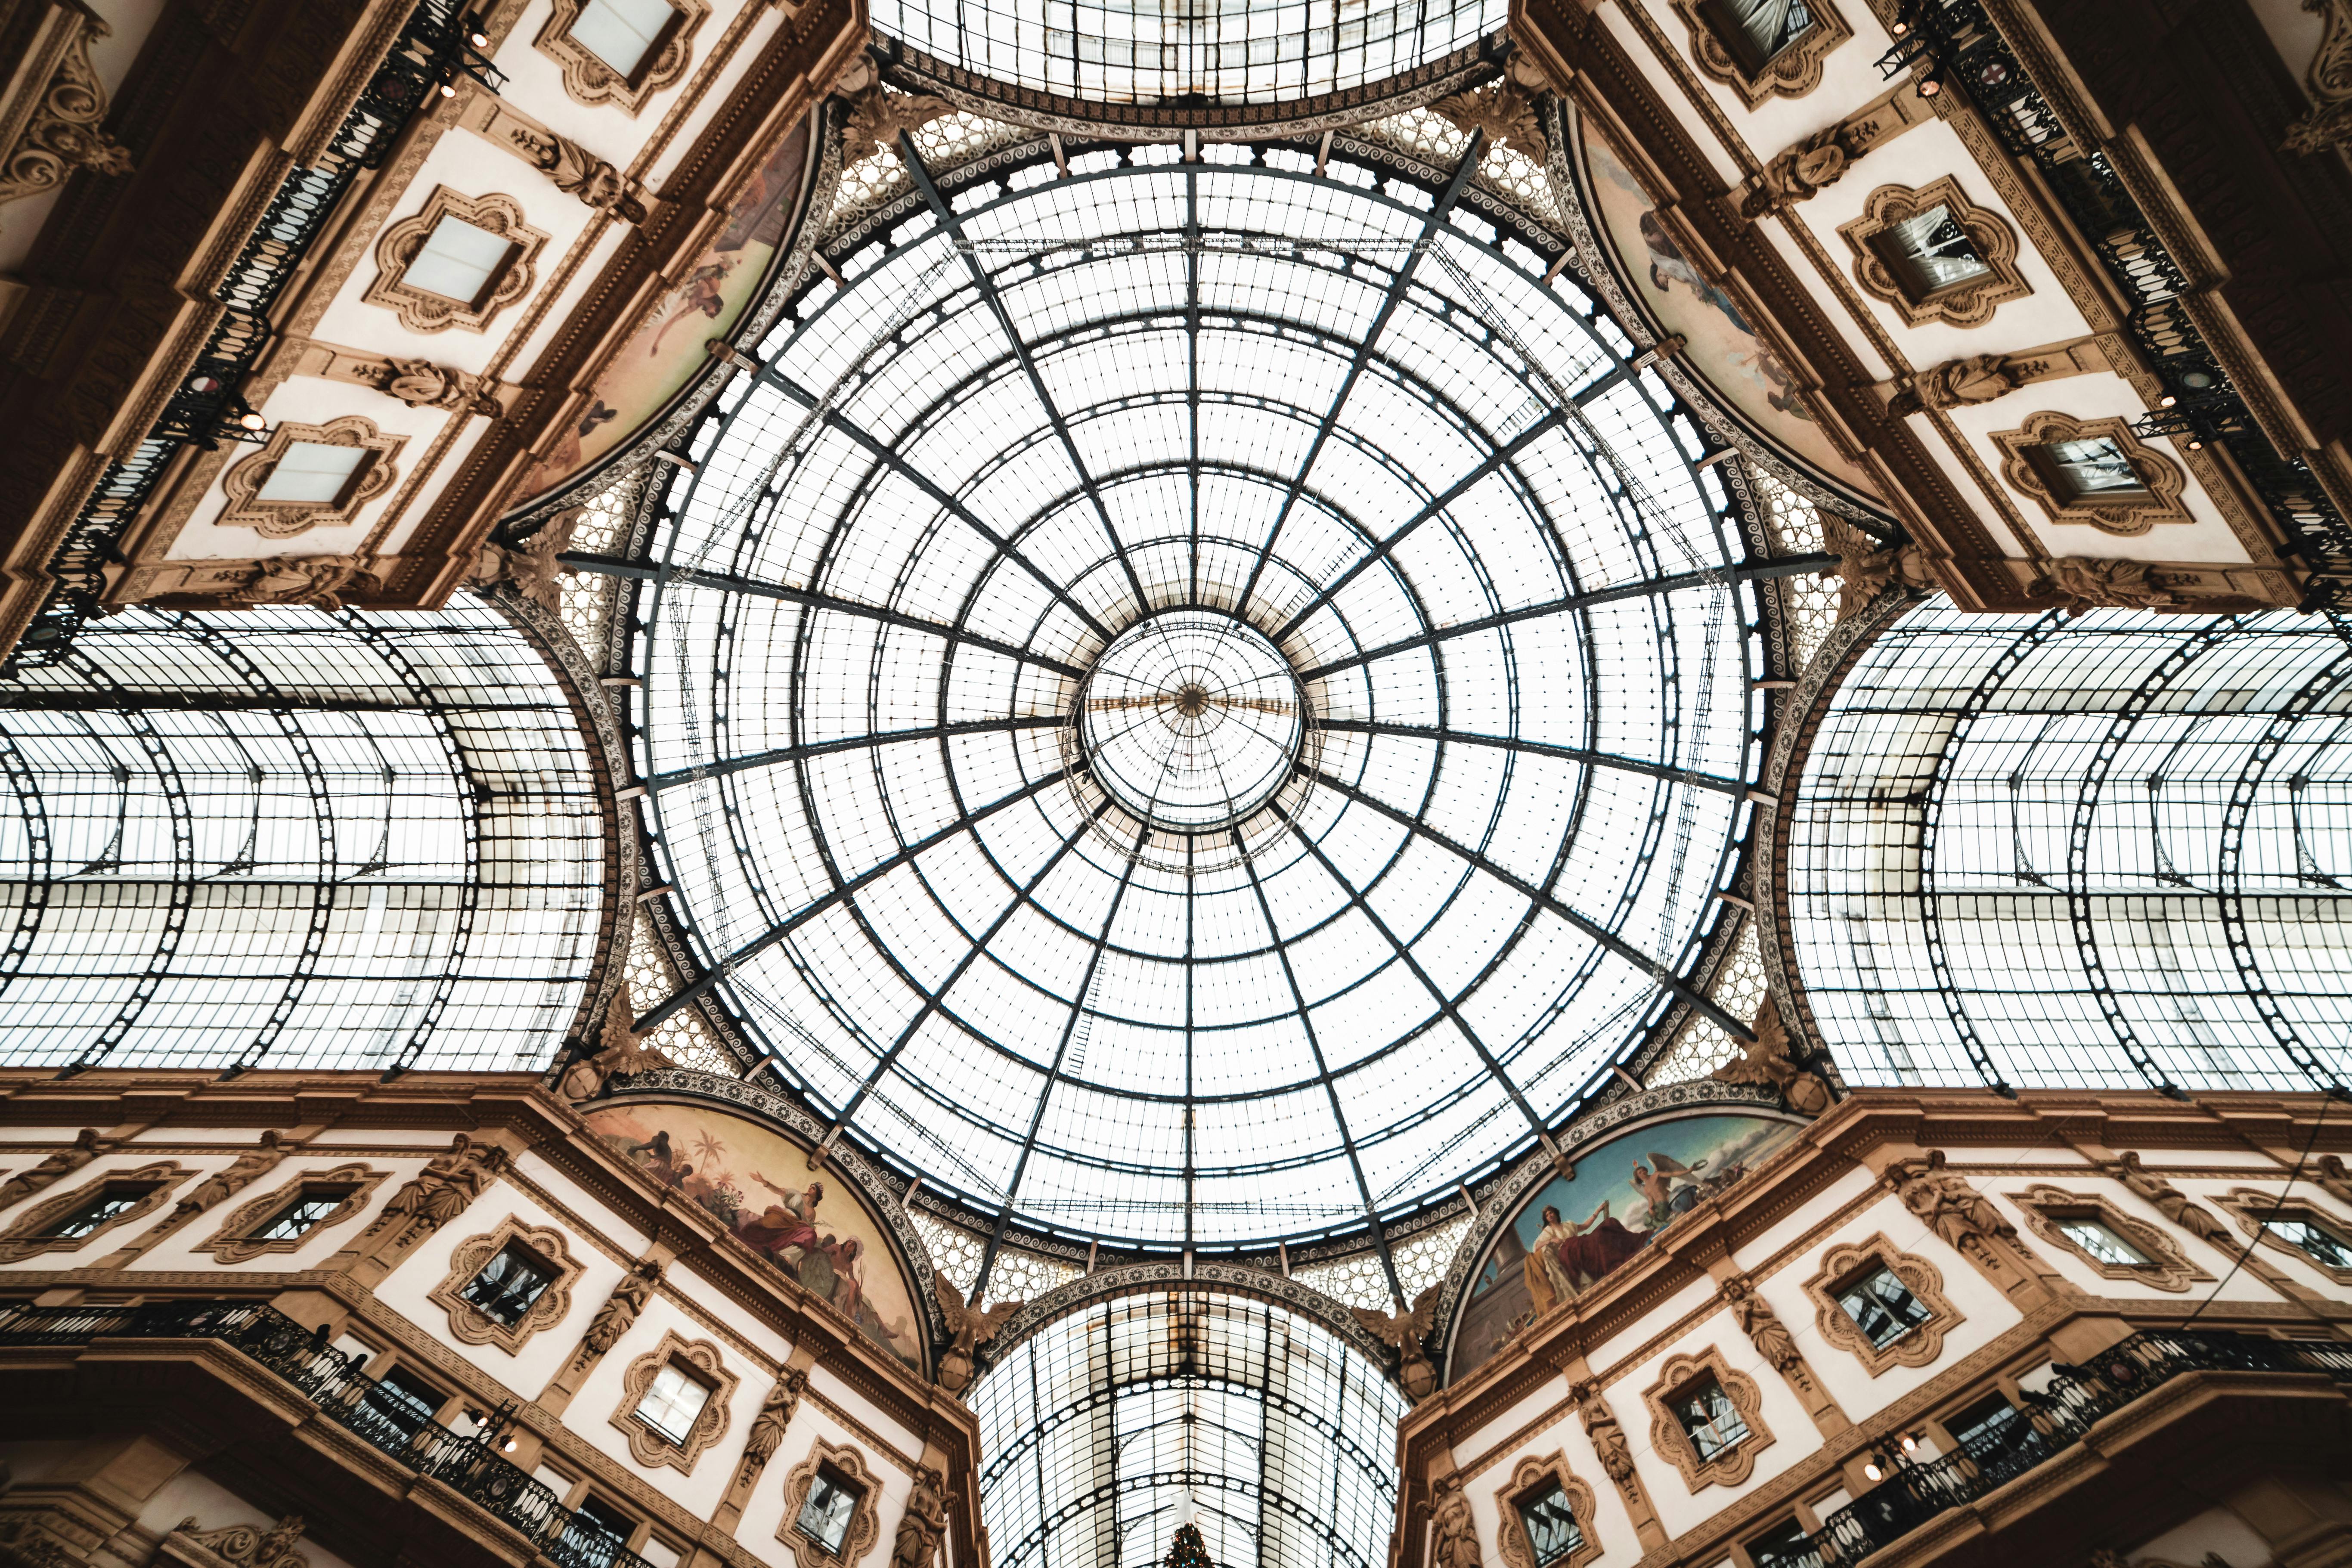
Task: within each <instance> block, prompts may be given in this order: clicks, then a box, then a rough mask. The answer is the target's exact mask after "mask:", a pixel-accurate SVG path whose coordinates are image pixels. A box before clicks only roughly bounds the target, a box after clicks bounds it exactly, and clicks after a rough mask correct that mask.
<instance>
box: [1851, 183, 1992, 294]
mask: <svg viewBox="0 0 2352 1568" xmlns="http://www.w3.org/2000/svg"><path fill="white" fill-rule="evenodd" d="M1871 243H1872V244H1873V245H1874V247H1876V248H1877V250H1878V254H1879V256H1880V257H1881V258H1883V259H1884V260H1885V263H1886V265H1887V267H1888V268H1889V269H1891V270H1892V271H1893V272H1894V274H1895V283H1896V285H1897V286H1898V287H1900V288H1901V289H1902V290H1903V291H1904V292H1905V293H1906V294H1908V295H1909V296H1911V298H1912V299H1914V300H1925V299H1927V298H1928V297H1930V296H1931V295H1935V294H1940V293H1942V292H1943V291H1944V290H1945V289H1956V288H1958V287H1959V286H1960V285H1961V284H1963V283H1968V282H1972V281H1974V280H1975V279H1979V278H1982V277H1984V276H1985V275H1986V274H1987V273H1989V272H1990V271H1991V270H1992V268H1990V267H1988V266H1987V265H1985V262H1984V258H1982V257H1979V255H1978V254H1977V248H1976V245H1975V244H1974V242H1973V241H1971V240H1970V239H1969V231H1968V230H1966V229H1964V228H1962V227H1961V226H1959V224H1958V221H1957V220H1956V219H1954V217H1953V216H1952V209H1951V208H1949V207H1948V206H1945V205H1941V204H1940V203H1939V204H1937V205H1935V206H1932V207H1929V208H1928V209H1927V211H1926V212H1923V213H1921V214H1919V215H1918V216H1916V217H1910V218H1906V219H1905V220H1904V221H1902V222H1901V223H1898V224H1894V225H1891V226H1888V227H1887V228H1886V229H1885V231H1884V232H1882V233H1881V234H1879V236H1878V237H1876V238H1875V239H1874V240H1873V241H1872V242H1871Z"/></svg>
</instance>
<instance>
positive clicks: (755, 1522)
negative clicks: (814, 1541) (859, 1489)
mask: <svg viewBox="0 0 2352 1568" xmlns="http://www.w3.org/2000/svg"><path fill="white" fill-rule="evenodd" d="M819 1437H822V1438H824V1440H825V1441H826V1442H827V1443H830V1444H832V1445H833V1446H834V1447H836V1448H842V1447H846V1448H855V1449H856V1450H857V1452H858V1453H859V1454H860V1455H861V1456H862V1457H863V1458H865V1461H866V1472H867V1473H868V1474H869V1475H870V1476H872V1477H873V1479H874V1481H875V1484H876V1488H877V1492H878V1494H879V1495H878V1497H877V1514H878V1516H879V1519H878V1522H879V1524H880V1529H879V1530H878V1531H877V1533H876V1535H875V1540H874V1545H873V1548H872V1550H871V1551H870V1552H867V1554H866V1556H865V1557H864V1558H863V1559H861V1560H860V1564H859V1568H877V1565H878V1564H881V1563H887V1562H888V1561H889V1559H890V1542H891V1538H892V1536H893V1535H895V1534H896V1533H897V1531H898V1520H899V1518H900V1516H902V1515H903V1514H904V1513H905V1512H906V1511H907V1497H908V1493H910V1492H911V1491H913V1489H914V1479H913V1478H912V1477H911V1476H910V1475H908V1472H907V1470H906V1468H904V1467H903V1465H902V1464H898V1463H893V1462H892V1461H891V1460H890V1459H889V1458H887V1457H886V1456H885V1455H883V1454H881V1453H877V1451H876V1450H875V1447H874V1444H873V1441H872V1439H870V1438H868V1437H867V1436H866V1435H865V1434H864V1433H862V1432H857V1431H854V1430H852V1429H851V1428H849V1427H848V1426H844V1425H843V1424H842V1423H841V1422H839V1421H837V1420H835V1418H834V1416H833V1415H832V1413H831V1412H829V1411H827V1410H825V1409H824V1407H823V1406H822V1405H816V1404H814V1403H812V1402H809V1401H805V1400H804V1401H803V1402H802V1405H801V1408H800V1413H799V1414H798V1415H795V1416H793V1424H792V1426H789V1427H788V1428H786V1429H785V1432H784V1440H783V1442H782V1444H780V1445H778V1447H777V1448H776V1457H775V1458H772V1459H770V1460H769V1461H768V1468H766V1469H765V1470H764V1471H762V1472H761V1476H760V1484H759V1485H758V1486H757V1487H755V1488H753V1489H752V1492H751V1502H750V1503H749V1504H748V1505H746V1507H745V1508H744V1510H743V1518H742V1520H741V1521H740V1523H738V1524H737V1526H736V1528H735V1539H736V1541H737V1542H740V1544H741V1545H742V1546H743V1548H744V1549H745V1550H746V1551H749V1552H757V1553H759V1554H760V1555H761V1557H762V1558H764V1559H766V1560H767V1561H768V1562H770V1563H785V1564H790V1563H793V1561H794V1559H793V1552H792V1550H791V1548H790V1547H788V1546H786V1545H785V1544H784V1542H782V1541H781V1540H779V1539H778V1538H777V1537H778V1531H783V1530H789V1529H790V1528H791V1527H792V1525H791V1521H789V1520H787V1519H785V1517H784V1488H785V1486H786V1484H787V1482H788V1479H789V1478H790V1477H791V1475H792V1473H793V1467H794V1466H796V1465H798V1464H800V1463H801V1462H802V1461H803V1460H804V1459H806V1458H808V1457H809V1455H810V1453H811V1452H812V1451H814V1448H815V1447H816V1439H818V1438H819Z"/></svg>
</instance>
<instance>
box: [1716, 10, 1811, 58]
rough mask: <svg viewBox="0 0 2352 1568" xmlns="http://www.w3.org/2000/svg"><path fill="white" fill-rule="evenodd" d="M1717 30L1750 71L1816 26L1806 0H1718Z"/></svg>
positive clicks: (1718, 34) (1725, 45)
mask: <svg viewBox="0 0 2352 1568" xmlns="http://www.w3.org/2000/svg"><path fill="white" fill-rule="evenodd" d="M1711 9H1712V10H1713V11H1714V13H1715V16H1714V18H1713V19H1714V21H1715V23H1716V32H1717V36H1718V37H1721V38H1722V39H1723V43H1724V47H1726V48H1728V49H1729V50H1730V51H1731V52H1732V53H1733V54H1734V55H1735V56H1737V57H1738V60H1739V64H1740V66H1741V68H1743V69H1745V70H1747V71H1748V72H1749V73H1750V74H1753V73H1754V72H1757V71H1760V70H1762V69H1763V68H1765V67H1766V66H1768V65H1770V64H1771V63H1772V60H1773V58H1774V57H1775V56H1777V55H1779V54H1780V51H1781V50H1783V49H1785V48H1787V47H1789V46H1790V44H1793V43H1795V42H1796V41H1797V40H1798V39H1799V38H1801V37H1804V36H1805V35H1806V33H1808V32H1810V31H1811V29H1812V26H1813V14H1812V13H1811V11H1808V10H1806V9H1805V3H1804V0H1715V4H1714V5H1713V6H1712V7H1711Z"/></svg>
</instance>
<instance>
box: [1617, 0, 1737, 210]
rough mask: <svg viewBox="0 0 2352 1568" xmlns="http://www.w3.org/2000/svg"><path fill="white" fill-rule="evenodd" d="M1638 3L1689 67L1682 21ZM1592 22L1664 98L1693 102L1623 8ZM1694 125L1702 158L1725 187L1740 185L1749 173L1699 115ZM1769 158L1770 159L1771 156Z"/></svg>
mask: <svg viewBox="0 0 2352 1568" xmlns="http://www.w3.org/2000/svg"><path fill="white" fill-rule="evenodd" d="M1636 3H1638V4H1640V5H1641V6H1642V9H1643V10H1644V11H1645V12H1648V13H1650V16H1651V20H1652V21H1653V22H1654V23H1655V24H1656V26H1658V27H1659V29H1660V30H1661V31H1663V32H1664V34H1665V36H1666V37H1667V39H1668V40H1669V47H1672V48H1674V49H1675V50H1676V51H1678V54H1677V58H1680V60H1681V61H1682V64H1683V66H1684V67H1685V68H1689V65H1690V60H1689V56H1688V55H1687V53H1685V52H1681V51H1682V50H1683V41H1684V34H1683V25H1682V21H1681V19H1680V18H1679V17H1677V16H1675V15H1674V13H1673V11H1672V10H1671V9H1670V8H1669V7H1667V6H1665V5H1658V4H1654V0H1636ZM1592 21H1593V25H1595V26H1603V27H1606V28H1608V29H1609V31H1610V34H1611V35H1612V37H1614V38H1615V39H1616V41H1617V47H1620V48H1622V49H1623V50H1624V51H1625V58H1627V59H1629V60H1631V61H1632V62H1633V66H1634V68H1636V69H1637V70H1639V71H1640V72H1641V73H1642V74H1643V77H1644V78H1645V79H1647V80H1648V81H1649V84H1650V89H1651V90H1652V91H1654V92H1655V93H1656V94H1657V95H1658V97H1659V98H1660V99H1662V100H1664V101H1665V102H1666V103H1668V104H1673V105H1680V104H1683V103H1685V102H1687V101H1689V94H1687V93H1686V92H1685V90H1684V89H1683V84H1682V82H1681V81H1680V80H1679V79H1678V73H1677V72H1675V71H1674V70H1671V69H1669V68H1667V67H1666V66H1665V65H1664V64H1663V63H1661V62H1660V60H1659V59H1658V54H1657V51H1656V50H1655V49H1654V48H1653V47H1651V46H1650V41H1649V39H1648V38H1647V37H1643V32H1642V29H1641V28H1640V27H1639V26H1637V25H1636V24H1635V23H1633V21H1632V20H1631V19H1629V18H1628V17H1627V16H1624V15H1623V14H1622V8H1621V7H1619V6H1616V5H1602V6H1601V7H1600V8H1599V9H1597V10H1595V11H1594V12H1593V14H1592ZM1694 74H1695V73H1694ZM1690 126H1691V143H1692V145H1694V146H1696V148H1697V149H1698V152H1699V156H1701V157H1702V158H1705V159H1706V161H1707V166H1708V167H1709V168H1711V169H1713V170H1714V171H1715V173H1716V174H1717V177H1719V178H1720V179H1721V180H1722V181H1723V183H1724V184H1727V185H1736V184H1738V183H1739V181H1740V179H1741V177H1742V175H1743V174H1744V173H1745V171H1743V170H1742V169H1741V168H1740V166H1739V161H1738V159H1737V158H1734V157H1733V156H1732V155H1731V153H1730V151H1729V150H1728V149H1727V148H1726V147H1725V146H1724V144H1723V142H1722V141H1721V139H1720V138H1718V137H1717V136H1716V135H1715V134H1714V133H1713V132H1711V131H1710V130H1708V128H1707V127H1706V125H1704V124H1702V123H1700V122H1699V121H1698V118H1697V116H1696V114H1693V115H1692V116H1691V117H1690ZM1766 155H1767V156H1769V153H1768V154H1766Z"/></svg>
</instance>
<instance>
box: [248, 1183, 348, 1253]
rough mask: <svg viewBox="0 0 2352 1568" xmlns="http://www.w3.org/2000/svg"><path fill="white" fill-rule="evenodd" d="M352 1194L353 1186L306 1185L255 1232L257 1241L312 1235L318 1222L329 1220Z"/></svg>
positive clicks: (292, 1239) (282, 1239) (294, 1239)
mask: <svg viewBox="0 0 2352 1568" xmlns="http://www.w3.org/2000/svg"><path fill="white" fill-rule="evenodd" d="M351 1195H352V1189H351V1188H349V1187H305V1188H303V1189H302V1192H301V1194H300V1195H299V1196H298V1197H297V1198H296V1199H295V1200H294V1201H293V1202H292V1203H290V1204H288V1205H286V1206H285V1207H284V1208H282V1209H279V1210H278V1212H277V1213H276V1214H274V1215H270V1216H269V1218H268V1219H266V1220H264V1221H262V1223H261V1226H260V1227H259V1228H258V1229H257V1230H256V1231H255V1232H254V1233H253V1239H254V1240H256V1241H299V1240H300V1239H301V1238H302V1237H305V1236H308V1235H309V1234H310V1231H311V1229H312V1228H313V1227H314V1226H317V1225H318V1223H319V1222H320V1220H322V1219H325V1218H326V1217H327V1216H328V1215H331V1214H332V1213H334V1212H335V1210H337V1209H338V1208H340V1207H341V1206H342V1205H343V1202H344V1200H345V1199H347V1198H349V1197H350V1196H351Z"/></svg>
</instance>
